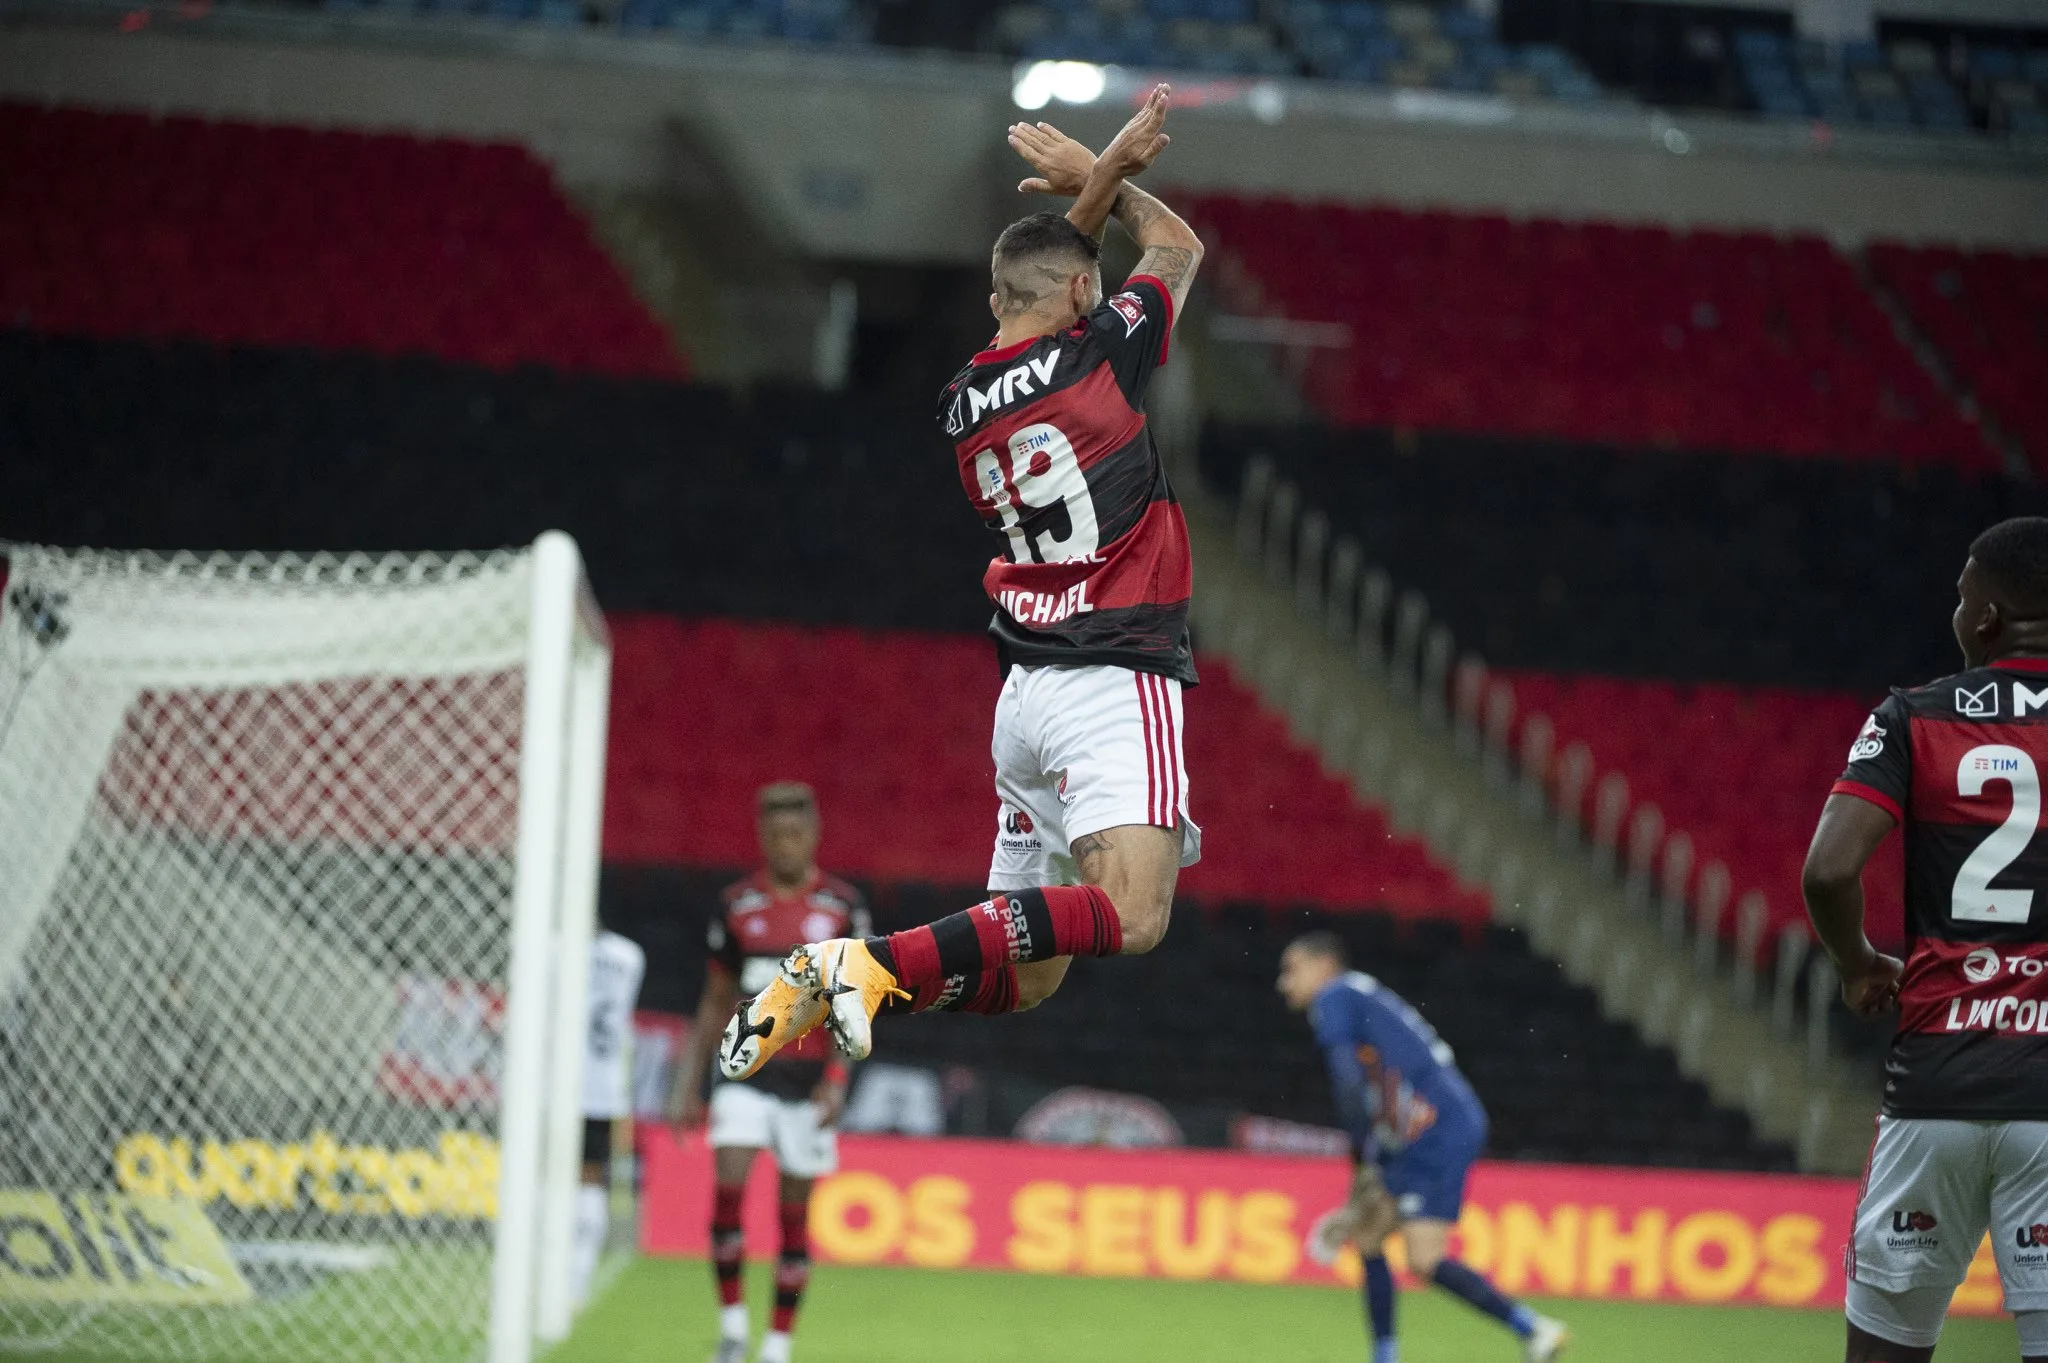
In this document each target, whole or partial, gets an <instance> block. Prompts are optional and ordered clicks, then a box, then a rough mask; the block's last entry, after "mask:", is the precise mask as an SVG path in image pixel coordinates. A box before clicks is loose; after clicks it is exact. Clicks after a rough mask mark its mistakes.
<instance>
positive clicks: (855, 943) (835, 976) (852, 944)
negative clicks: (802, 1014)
mask: <svg viewBox="0 0 2048 1363" xmlns="http://www.w3.org/2000/svg"><path fill="white" fill-rule="evenodd" d="M817 952H818V979H819V993H820V994H821V995H822V996H823V997H824V999H825V1000H826V1002H827V1004H828V1005H829V1013H830V1016H828V1017H827V1018H826V1020H825V1026H826V1027H827V1028H828V1029H829V1030H830V1031H831V1033H832V1039H833V1040H834V1041H835V1042H837V1043H838V1044H839V1050H840V1052H841V1053H842V1054H844V1055H845V1056H846V1058H847V1059H849V1060H865V1059H867V1058H868V1052H869V1051H871V1050H873V1049H874V1045H875V1033H874V1026H873V1023H874V1020H875V1014H876V1012H878V1011H879V1010H880V1009H881V1007H882V1005H883V1004H884V1003H886V1002H887V1001H888V1000H889V999H891V998H899V999H907V998H909V997H910V993H909V991H907V990H905V989H904V988H903V987H902V986H900V985H898V984H897V983H896V976H895V975H894V974H893V973H892V972H891V971H890V970H889V968H888V967H887V966H885V965H883V964H882V963H881V962H880V961H878V960H876V959H875V954H874V953H873V952H872V951H869V950H868V944H867V943H866V942H863V941H861V940H859V939H858V938H853V937H837V938H834V939H833V940H832V941H829V942H824V943H821V944H820V945H819V946H818V947H817Z"/></svg>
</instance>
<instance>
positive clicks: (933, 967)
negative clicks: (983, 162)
mask: <svg viewBox="0 0 2048 1363" xmlns="http://www.w3.org/2000/svg"><path fill="white" fill-rule="evenodd" d="M1169 96H1170V91H1169V90H1168V88H1167V87H1166V86H1163V85H1162V86H1158V87H1156V88H1155V89H1154V90H1153V91H1152V94H1151V96H1150V97H1149V98H1148V99H1147V101H1146V103H1145V105H1144V107H1143V108H1141V109H1140V110H1139V111H1138V113H1137V114H1136V115H1135V116H1134V117H1133V118H1132V119H1131V120H1130V122H1129V123H1128V124H1126V125H1125V127H1124V129H1123V130H1122V131H1121V132H1119V133H1118V134H1117V136H1116V138H1115V140H1114V141H1112V142H1111V143H1110V145H1109V147H1108V148H1106V149H1105V150H1104V152H1103V153H1102V155H1101V157H1100V158H1098V157H1096V156H1095V155H1094V154H1093V153H1091V152H1090V151H1088V149H1087V148H1086V147H1083V146H1082V145H1081V144H1079V143H1078V142H1075V141H1074V140H1073V139H1071V138H1068V137H1066V136H1065V135H1063V134H1061V133H1060V132H1058V131H1057V130H1056V129H1054V128H1052V127H1051V126H1050V125H1048V124H1021V123H1020V124H1015V125H1013V126H1012V127H1011V128H1010V130H1009V141H1010V145H1011V146H1012V147H1013V148H1014V149H1016V151H1017V152H1018V153H1019V154H1020V155H1022V156H1023V157H1024V158H1025V159H1026V160H1027V161H1029V162H1030V163H1031V164H1032V166H1033V167H1034V168H1036V169H1037V171H1038V172H1039V174H1038V176H1037V177H1036V178H1033V179H1030V180H1026V181H1025V182H1024V183H1023V184H1022V185H1020V186H1019V188H1020V189H1023V190H1026V191H1028V192H1037V193H1050V194H1058V195H1064V196H1072V197H1073V198H1074V204H1073V206H1072V207H1071V208H1070V209H1069V210H1068V212H1067V214H1066V215H1065V216H1064V217H1060V216H1058V215H1055V214H1052V213H1035V214H1033V215H1031V216H1030V217H1027V218H1024V219H1022V220H1020V221H1018V222H1016V223H1013V224H1011V225H1010V226H1009V227H1008V228H1006V229H1005V230H1004V231H1003V233H1002V235H1001V236H1000V237H998V238H997V240H996V244H995V251H994V255H993V259H992V262H991V270H990V273H991V277H992V283H993V292H992V293H991V295H990V298H989V307H990V310H991V311H992V312H993V313H994V314H995V317H996V321H997V326H998V330H997V333H996V336H995V339H994V340H993V341H992V342H991V343H990V344H989V346H988V347H987V348H986V349H985V350H983V351H982V352H981V353H979V354H977V355H976V356H975V357H974V358H973V359H972V360H971V361H969V362H968V364H967V365H966V367H964V368H963V369H962V370H961V371H960V372H959V373H958V374H957V375H956V376H955V377H954V378H953V380H952V382H950V383H949V384H948V385H947V386H946V388H945V391H944V392H943V393H941V394H940V397H939V404H938V410H937V412H936V417H937V421H938V424H939V426H940V428H941V430H943V431H944V433H945V435H946V437H947V438H948V439H949V440H950V441H951V442H952V444H953V449H954V456H955V460H956V463H957V467H958V472H959V477H960V481H961V486H962V487H963V489H964V490H965V491H966V493H967V496H968V500H969V501H970V503H971V504H972V505H973V507H974V509H975V511H976V513H977V514H979V515H980V516H981V518H982V519H983V521H984V522H985V523H986V524H987V525H988V527H989V528H990V530H992V531H993V532H994V533H995V534H996V535H997V536H998V538H999V540H1000V543H1001V546H1002V552H1001V556H1000V557H998V558H996V559H995V560H993V561H992V562H991V563H990V564H989V566H988V570H987V572H986V573H985V574H984V575H983V581H982V586H983V589H984V591H985V592H986V594H987V596H988V597H989V600H990V603H991V604H992V605H993V606H994V607H995V618H994V620H993V621H992V622H991V624H990V626H989V632H990V634H991V635H992V636H994V639H995V642H996V649H997V655H998V658H999V660H1000V662H1001V665H1002V667H1003V669H1004V682H1003V689H1002V693H1001V695H1000V697H999V699H998V700H997V703H996V716H995V733H994V741H993V744H992V753H993V756H994V758H995V764H996V788H997V794H998V796H999V797H1000V801H1001V806H1000V808H999V810H998V812H997V823H998V828H997V834H996V848H995V855H994V858H993V861H992V864H991V866H990V869H989V882H988V883H989V889H990V890H991V892H992V894H991V897H990V898H989V900H988V901H987V902H985V903H982V904H979V905H976V906H974V907H973V908H970V909H967V910H965V911H963V912H960V913H956V914H953V915H951V916H950V917H947V918H942V919H940V920H939V921H938V922H936V923H933V924H929V925H926V926H922V927H916V928H912V929H910V930H908V931H906V932H898V933H894V934H891V935H890V936H888V937H887V938H880V937H876V938H869V939H866V940H862V939H860V938H857V937H856V938H840V939H837V940H832V941H822V940H820V939H817V938H812V939H811V940H810V942H809V943H808V944H806V945H805V946H803V947H800V948H799V949H797V950H796V951H793V952H792V953H791V954H790V955H789V957H788V958H787V959H786V960H785V961H784V963H783V968H782V969H781V971H780V972H778V974H777V976H776V978H775V979H773V980H772V981H769V982H768V983H767V985H766V987H765V988H763V989H762V990H761V992H760V993H759V994H758V995H756V996H755V997H754V998H751V999H748V1000H746V1001H745V1002H744V1003H743V1004H742V1005H741V1009H740V1011H739V1012H738V1013H737V1014H736V1015H735V1016H734V1018H733V1020H732V1023H731V1024H730V1025H729V1026H728V1028H727V1030H726V1036H725V1039H724V1042H723V1043H722V1045H721V1048H720V1052H719V1064H720V1068H721V1070H722V1071H723V1072H724V1073H725V1074H726V1075H728V1076H729V1077H740V1076H744V1075H747V1074H750V1073H752V1072H753V1071H754V1070H755V1069H756V1068H757V1067H759V1066H760V1065H761V1064H762V1063H764V1062H765V1061H766V1060H767V1059H768V1057H770V1056H772V1055H773V1054H774V1053H775V1052H776V1051H777V1050H778V1049H780V1048H781V1047H783V1046H785V1045H789V1044H792V1043H794V1042H796V1041H797V1040H798V1039H799V1038H801V1037H803V1036H805V1035H806V1034H807V1033H809V1032H810V1031H811V1029H813V1028H815V1027H818V1026H819V1025H820V1024H821V1023H822V1024H826V1025H828V1026H829V1028H830V1030H831V1032H832V1034H833V1037H834V1039H835V1040H836V1041H837V1042H838V1044H839V1047H840V1049H841V1051H843V1052H844V1053H845V1054H846V1055H848V1056H851V1057H853V1058H855V1059H860V1058H863V1057H865V1056H866V1055H867V1054H868V1051H869V1047H870V1045H871V1041H872V1036H871V1028H870V1024H871V1022H872V1020H873V1018H874V1017H875V1016H876V1014H877V1013H878V1012H880V1011H883V1010H884V1009H887V1010H889V1011H893V1012H917V1011H921V1010H923V1009H927V1008H938V1009H957V1010H961V1011H971V1012H979V1013H1005V1012H1010V1011H1012V1010H1014V1009H1019V1008H1029V1007H1031V1006H1033V1005H1035V1004H1037V1003H1038V1002H1040V1001H1041V1000H1043V999H1045V998H1046V997H1048V996H1049V995H1051V994H1052V993H1053V991H1054V990H1056V989H1057V988H1058V987H1059V984H1060V981H1061V980H1062V979H1063V978H1064V977H1065V975H1066V972H1067V967H1068V965H1069V964H1070V962H1071V958H1073V957H1075V956H1115V955H1119V954H1137V953H1140V952H1145V951H1150V950H1151V949H1152V948H1153V947H1154V946H1156V945H1157V944H1158V942H1159V941H1160V939H1161V938H1162V937H1164V936H1165V934H1166V924H1167V919H1168V916H1169V913H1170V911H1171V908H1172V903H1173V891H1174V885H1175V882H1176V880H1177V879H1178V876H1179V871H1180V868H1181V867H1183V866H1186V865H1189V864H1192V863H1193V861H1194V860H1195V858H1196V857H1197V856H1198V855H1199V853H1200V847H1201V837H1200V832H1199V830H1198V829H1197V828H1196V827H1195V825H1194V823H1193V821H1192V820H1191V819H1189V817H1188V782H1187V772H1186V767H1185V764H1184V763H1183V761H1182V757H1181V729H1182V709H1181V690H1182V688H1183V687H1185V686H1192V685H1193V684H1194V682H1195V680H1196V678H1195V667H1194V658H1193V652H1192V649H1191V647H1190V643H1189V639H1188V624H1187V622H1188V601H1189V596H1190V594H1191V592H1192V590H1193V564H1192V560H1191V557H1190V553H1189V548H1188V537H1187V525H1186V522H1185V520H1184V519H1183V518H1182V515H1181V509H1180V503H1179V501H1178V500H1177V499H1176V498H1175V496H1174V493H1173V488H1172V486H1171V484H1170V483H1169V482H1168V480H1167V476H1166V470H1165V467H1164V465H1163V464H1162V463H1161V461H1160V457H1159V451H1158V449H1157V447H1156V446H1155V445H1154V443H1153V439H1152V431H1151V428H1150V426H1149V425H1148V424H1147V422H1146V418H1145V412H1144V399H1145V393H1146V390H1147V388H1148V386H1149V384H1150V382H1151V380H1152V376H1153V375H1154V373H1155V372H1157V370H1158V368H1159V367H1160V366H1161V365H1162V364H1164V363H1165V362H1166V358H1167V351H1168V346H1169V342H1170V340H1171V337H1172V332H1173V325H1174V320H1175V317H1176V316H1177V314H1178V313H1179V312H1180V311H1181V310H1182V309H1183V308H1184V307H1185V305H1186V302H1187V297H1188V290H1189V288H1190V287H1191V286H1192V284H1193V281H1194V277H1195V271H1196V269H1197V268H1198V267H1199V265H1200V263H1201V257H1202V243H1201V241H1200V240H1199V239H1198V238H1197V237H1196V236H1195V234H1194V232H1193V230H1192V229H1190V228H1189V227H1188V225H1187V224H1186V223H1185V222H1183V221H1181V219H1180V218H1178V217H1177V216H1175V215H1174V213H1173V212H1172V211H1171V210H1170V209H1168V208H1167V207H1166V206H1165V205H1164V204H1162V203H1161V202H1160V201H1159V200H1157V199H1155V198H1153V197H1152V196H1151V195H1149V194H1147V193H1145V192H1144V191H1143V190H1141V189H1139V188H1138V187H1137V186H1136V185H1134V184H1131V183H1130V182H1129V180H1130V177H1131V176H1133V175H1136V174H1138V173H1139V172H1140V171H1143V170H1144V169H1146V168H1147V167H1148V166H1150V165H1151V163H1152V161H1153V160H1154V158H1156V157H1157V156H1158V155H1159V154H1160V152H1161V151H1162V150H1163V149H1164V148H1165V146H1166V141H1167V139H1166V136H1165V133H1164V131H1163V129H1164V125H1165V118H1166V109H1167V103H1168V100H1169ZM1112 216H1113V217H1115V219H1116V220H1117V222H1118V223H1119V224H1120V225H1121V226H1122V227H1123V228H1124V230H1125V231H1126V232H1127V233H1128V234H1129V235H1130V236H1131V238H1132V239H1133V240H1134V241H1135V242H1136V243H1137V245H1138V247H1139V249H1140V252H1141V254H1140V256H1139V259H1138V264H1137V268H1136V269H1135V270H1134V271H1133V272H1132V273H1131V275H1130V276H1129V277H1128V278H1127V279H1126V280H1125V281H1124V284H1123V287H1122V290H1121V291H1120V292H1118V293H1117V294H1116V295H1114V296H1112V297H1109V298H1106V299H1105V298H1104V297H1103V291H1102V277H1101V265H1100V260H1099V255H1100V237H1101V235H1102V233H1103V231H1104V229H1105V227H1106V225H1107V223H1108V220H1109V219H1110V218H1111V217H1112Z"/></svg>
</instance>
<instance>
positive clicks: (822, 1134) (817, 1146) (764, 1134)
mask: <svg viewBox="0 0 2048 1363" xmlns="http://www.w3.org/2000/svg"><path fill="white" fill-rule="evenodd" d="M708 1139H709V1140H710V1143H711V1148H712V1149H713V1150H724V1149H727V1148H730V1147H733V1146H744V1147H745V1148H747V1149H749V1150H766V1151H767V1152H769V1153H770V1154H772V1155H773V1156H775V1167H776V1168H778V1169H780V1170H781V1171H782V1172H783V1173H785V1174H788V1175H789V1176H790V1177H791V1178H823V1177H824V1176H825V1175H827V1174H830V1173H836V1172H837V1171H838V1169H839V1133H838V1132H837V1131H834V1130H833V1129H832V1128H831V1127H829V1126H820V1125H819V1124H818V1105H817V1104H816V1103H814V1102H812V1101H811V1100H810V1099H808V1098H777V1097H775V1096H774V1095H772V1094H767V1093H763V1092H761V1091H760V1090H759V1089H755V1088H749V1087H748V1086H747V1085H745V1084H719V1085H717V1086H716V1087H714V1088H713V1089H712V1090H711V1129H710V1132H709V1136H708Z"/></svg>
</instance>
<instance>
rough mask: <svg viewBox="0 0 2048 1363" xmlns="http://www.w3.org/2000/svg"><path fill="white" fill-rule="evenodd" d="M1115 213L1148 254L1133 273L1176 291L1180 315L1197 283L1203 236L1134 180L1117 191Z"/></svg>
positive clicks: (1176, 312)
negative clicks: (1196, 273) (1149, 276)
mask: <svg viewBox="0 0 2048 1363" xmlns="http://www.w3.org/2000/svg"><path fill="white" fill-rule="evenodd" d="M1115 217H1116V220H1117V222H1118V224H1119V225H1120V226H1122V228H1123V229H1124V231H1126V232H1128V233H1130V234H1131V240H1133V241H1135V242H1137V243H1138V245H1139V247H1140V248H1142V250H1143V251H1144V254H1143V255H1141V256H1139V257H1138V264H1137V268H1136V269H1134V270H1133V271H1132V272H1131V273H1133V274H1148V275H1151V276H1152V277H1153V278H1155V279H1157V280H1158V281H1159V282H1160V283H1162V284H1164V285H1165V286H1166V291H1167V292H1168V293H1169V294H1171V295H1173V315H1174V318H1175V319H1176V320H1178V319H1179V317H1180V315H1181V312H1182V310H1183V309H1185V308H1186V306H1187V301H1188V290H1189V289H1190V288H1192V287H1193V286H1194V282H1195V271H1196V270H1198V269H1200V268H1201V265H1202V239H1201V238H1200V237H1198V236H1196V235H1195V229H1194V228H1192V227H1189V226H1188V225H1187V224H1186V223H1185V222H1183V221H1182V220H1181V218H1180V215H1179V214H1177V213H1175V212H1174V211H1173V210H1172V209H1170V208H1168V207H1167V206H1166V205H1165V204H1163V203H1161V202H1159V200H1158V199H1156V198H1154V197H1153V196H1152V195H1150V194H1147V193H1146V192H1145V191H1144V190H1142V189H1140V188H1138V187H1137V186H1136V185H1133V184H1126V185H1124V187H1123V189H1122V191H1121V192H1120V193H1119V194H1118V195H1117V199H1116V210H1115Z"/></svg>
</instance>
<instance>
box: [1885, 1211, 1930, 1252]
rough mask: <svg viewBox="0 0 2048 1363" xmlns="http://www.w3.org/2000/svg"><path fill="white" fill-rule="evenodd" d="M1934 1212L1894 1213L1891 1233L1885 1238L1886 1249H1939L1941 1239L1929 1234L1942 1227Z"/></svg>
mask: <svg viewBox="0 0 2048 1363" xmlns="http://www.w3.org/2000/svg"><path fill="white" fill-rule="evenodd" d="M1940 1224H1941V1223H1940V1222H1939V1221H1936V1220H1935V1219H1934V1213H1933V1212H1922V1211H1894V1212H1893V1213H1892V1227H1891V1233H1890V1234H1888V1235H1886V1236H1885V1237H1884V1245H1885V1248H1886V1249H1939V1248H1941V1237H1940V1236H1938V1235H1929V1234H1928V1232H1929V1231H1931V1230H1933V1229H1934V1228H1935V1227H1936V1226H1938V1225H1940Z"/></svg>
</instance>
